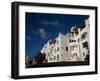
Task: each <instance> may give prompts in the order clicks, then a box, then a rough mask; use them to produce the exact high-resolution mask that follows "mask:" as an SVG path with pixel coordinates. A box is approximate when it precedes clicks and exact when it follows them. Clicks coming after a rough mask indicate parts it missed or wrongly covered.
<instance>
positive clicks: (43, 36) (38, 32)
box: [32, 28, 48, 39]
mask: <svg viewBox="0 0 100 81" xmlns="http://www.w3.org/2000/svg"><path fill="white" fill-rule="evenodd" d="M32 32H33V33H34V34H36V35H40V36H41V38H43V39H45V38H46V37H47V35H48V34H47V32H46V31H45V29H43V28H39V29H38V30H33V31H32Z"/></svg>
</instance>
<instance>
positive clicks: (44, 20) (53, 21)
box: [25, 12, 85, 57]
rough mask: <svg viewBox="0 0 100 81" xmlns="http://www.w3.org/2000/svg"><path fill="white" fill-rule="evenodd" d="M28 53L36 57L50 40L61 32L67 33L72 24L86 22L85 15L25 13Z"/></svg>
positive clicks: (26, 48)
mask: <svg viewBox="0 0 100 81" xmlns="http://www.w3.org/2000/svg"><path fill="white" fill-rule="evenodd" d="M25 18H26V19H25V23H26V25H25V26H26V28H25V32H26V33H25V50H26V55H28V56H29V57H34V56H35V55H36V54H37V53H38V52H39V51H40V50H41V49H42V47H43V45H44V44H45V43H47V41H48V40H50V39H54V38H56V37H57V36H58V34H59V32H61V33H63V34H66V33H68V32H69V31H70V29H71V27H72V26H75V25H76V26H78V25H80V24H82V23H84V20H85V16H82V15H68V14H65V15H64V14H49V13H29V12H26V14H25Z"/></svg>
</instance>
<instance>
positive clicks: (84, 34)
mask: <svg viewBox="0 0 100 81" xmlns="http://www.w3.org/2000/svg"><path fill="white" fill-rule="evenodd" d="M86 36H87V32H84V33H83V34H82V36H81V40H83V39H85V38H86Z"/></svg>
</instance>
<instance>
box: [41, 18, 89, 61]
mask: <svg viewBox="0 0 100 81" xmlns="http://www.w3.org/2000/svg"><path fill="white" fill-rule="evenodd" d="M89 29H90V24H89V17H88V18H87V19H86V20H85V23H83V24H82V25H81V26H80V27H72V28H71V31H70V32H69V33H67V34H66V35H63V34H62V33H59V35H58V37H57V38H55V39H54V40H49V41H48V42H47V43H46V44H45V45H44V47H43V48H42V50H41V53H45V54H46V60H47V62H61V61H85V58H86V55H87V54H89V48H90V44H89V43H90V42H89V36H90V35H89Z"/></svg>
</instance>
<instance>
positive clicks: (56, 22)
mask: <svg viewBox="0 0 100 81" xmlns="http://www.w3.org/2000/svg"><path fill="white" fill-rule="evenodd" d="M39 23H41V24H42V25H51V26H55V27H57V26H62V23H61V22H58V21H57V20H55V21H48V20H43V21H40V20H39Z"/></svg>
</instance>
